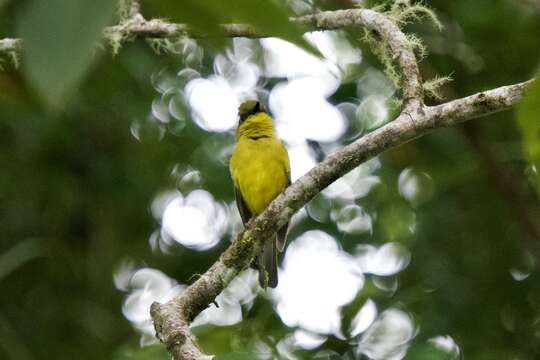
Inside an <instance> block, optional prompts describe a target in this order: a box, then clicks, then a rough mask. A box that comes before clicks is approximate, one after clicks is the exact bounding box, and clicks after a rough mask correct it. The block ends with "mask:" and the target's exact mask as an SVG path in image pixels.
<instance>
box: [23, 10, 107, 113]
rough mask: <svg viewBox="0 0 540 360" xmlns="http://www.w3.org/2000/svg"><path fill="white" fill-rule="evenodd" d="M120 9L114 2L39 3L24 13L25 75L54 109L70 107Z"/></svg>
mask: <svg viewBox="0 0 540 360" xmlns="http://www.w3.org/2000/svg"><path fill="white" fill-rule="evenodd" d="M114 9H115V5H114V1H111V0H69V1H65V0H33V1H32V2H30V3H29V4H28V5H27V6H26V7H25V8H24V9H23V10H22V12H21V13H20V17H19V20H18V24H17V25H18V35H19V36H20V37H21V38H22V39H23V41H24V46H23V51H22V65H23V72H24V75H25V77H26V79H27V81H28V83H29V85H30V86H31V87H32V88H33V89H35V90H36V91H37V93H38V94H39V95H40V96H41V97H42V99H43V100H45V102H46V104H47V105H48V106H49V107H52V108H56V109H58V108H59V107H61V106H62V105H63V104H65V103H66V101H67V100H68V97H69V95H72V93H73V90H74V89H75V87H76V86H77V85H78V83H79V82H80V81H81V80H82V79H83V76H84V75H85V73H86V71H87V70H88V69H89V68H90V65H91V64H92V62H93V61H95V60H96V58H97V56H96V54H95V49H96V45H97V44H98V41H99V40H100V39H101V38H102V31H103V28H104V27H105V26H106V25H107V24H108V23H109V21H110V20H111V19H112V16H113V14H114Z"/></svg>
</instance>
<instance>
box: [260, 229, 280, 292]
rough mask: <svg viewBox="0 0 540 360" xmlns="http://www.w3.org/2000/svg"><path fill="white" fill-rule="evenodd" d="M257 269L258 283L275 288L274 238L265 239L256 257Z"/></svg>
mask: <svg viewBox="0 0 540 360" xmlns="http://www.w3.org/2000/svg"><path fill="white" fill-rule="evenodd" d="M257 267H258V269H259V284H260V285H261V287H263V288H265V287H267V286H268V287H271V288H275V287H276V286H277V283H278V274H277V248H276V240H275V239H272V240H267V241H266V242H265V243H264V248H263V251H262V252H261V254H260V255H259V257H258V259H257Z"/></svg>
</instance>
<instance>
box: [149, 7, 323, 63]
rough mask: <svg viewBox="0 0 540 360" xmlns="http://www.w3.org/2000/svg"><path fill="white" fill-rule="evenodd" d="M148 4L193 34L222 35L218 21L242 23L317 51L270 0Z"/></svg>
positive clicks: (159, 13)
mask: <svg viewBox="0 0 540 360" xmlns="http://www.w3.org/2000/svg"><path fill="white" fill-rule="evenodd" d="M147 3H148V5H147V6H148V7H150V8H152V9H153V10H154V11H157V13H156V16H161V17H166V18H168V19H171V20H172V21H175V22H179V23H185V24H187V25H189V26H190V27H191V29H192V30H193V31H194V33H195V34H197V35H202V36H204V37H210V38H219V37H221V38H226V34H225V33H224V31H223V30H222V29H221V28H220V27H219V24H231V23H235V24H245V25H250V26H251V27H253V28H254V30H255V31H256V32H257V33H260V34H264V35H265V36H275V37H279V38H281V39H284V40H287V41H289V42H292V43H294V44H296V45H298V46H300V47H302V48H304V49H306V50H308V51H310V52H311V53H315V54H317V55H318V52H317V51H316V50H315V49H313V47H312V46H311V45H310V44H309V43H308V42H307V41H306V40H305V39H304V38H303V33H304V32H305V31H306V29H305V28H303V27H301V26H300V25H298V24H295V23H293V22H291V21H290V20H289V16H290V15H292V14H289V12H288V11H287V9H286V8H285V7H284V5H283V4H282V3H280V2H278V1H272V0H235V1H228V0H188V1H183V2H181V3H175V2H173V1H166V0H160V1H148V2H147Z"/></svg>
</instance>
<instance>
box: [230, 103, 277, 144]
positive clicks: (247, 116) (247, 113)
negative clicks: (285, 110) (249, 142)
mask: <svg viewBox="0 0 540 360" xmlns="http://www.w3.org/2000/svg"><path fill="white" fill-rule="evenodd" d="M238 117H239V121H238V129H237V134H238V135H239V136H241V135H245V136H248V137H258V136H261V134H263V135H262V136H266V134H267V135H268V136H274V124H273V122H272V118H271V117H270V115H269V114H268V113H267V112H266V110H265V109H264V107H263V106H262V105H261V103H260V102H258V101H256V100H248V101H244V102H243V103H242V104H240V106H239V107H238Z"/></svg>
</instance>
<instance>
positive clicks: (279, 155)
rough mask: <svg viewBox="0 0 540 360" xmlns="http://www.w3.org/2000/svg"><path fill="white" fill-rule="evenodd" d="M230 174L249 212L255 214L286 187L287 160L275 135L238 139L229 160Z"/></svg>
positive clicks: (287, 176) (285, 153)
mask: <svg viewBox="0 0 540 360" xmlns="http://www.w3.org/2000/svg"><path fill="white" fill-rule="evenodd" d="M230 171H231V175H232V178H233V181H234V184H235V186H236V187H237V188H238V189H239V190H240V193H241V194H242V197H243V198H244V201H245V203H246V206H247V207H248V209H249V211H250V212H251V214H253V215H257V214H259V213H261V212H262V211H263V210H264V209H265V208H266V207H267V206H268V204H270V202H271V201H272V200H273V199H274V198H275V197H276V196H277V195H279V193H280V192H281V191H283V189H284V188H285V187H286V186H287V184H288V181H289V180H288V179H289V157H288V155H287V151H286V150H285V147H284V146H283V144H282V143H281V141H280V140H279V139H278V138H276V137H275V136H270V137H262V138H258V139H251V138H249V137H245V136H241V137H240V138H239V139H238V141H237V143H236V147H235V150H234V153H233V155H232V157H231V162H230Z"/></svg>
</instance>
